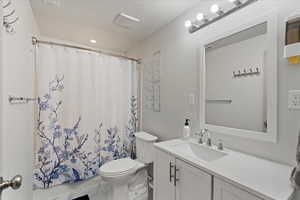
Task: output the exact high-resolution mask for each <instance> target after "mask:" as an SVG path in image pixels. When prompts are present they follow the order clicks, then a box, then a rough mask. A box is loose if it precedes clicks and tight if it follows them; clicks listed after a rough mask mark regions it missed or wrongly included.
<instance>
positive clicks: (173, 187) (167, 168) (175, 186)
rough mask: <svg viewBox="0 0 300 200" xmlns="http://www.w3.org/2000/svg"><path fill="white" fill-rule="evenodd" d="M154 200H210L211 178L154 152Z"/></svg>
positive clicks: (160, 153)
mask: <svg viewBox="0 0 300 200" xmlns="http://www.w3.org/2000/svg"><path fill="white" fill-rule="evenodd" d="M154 188H155V189H154V200H186V199H188V200H200V199H201V200H211V199H212V176H211V175H209V174H207V173H205V172H203V171H202V170H200V169H198V168H196V167H193V166H191V165H190V164H187V163H185V162H183V161H181V160H179V159H176V158H175V157H173V156H171V155H169V154H167V153H165V152H162V151H159V150H156V159H155V162H154Z"/></svg>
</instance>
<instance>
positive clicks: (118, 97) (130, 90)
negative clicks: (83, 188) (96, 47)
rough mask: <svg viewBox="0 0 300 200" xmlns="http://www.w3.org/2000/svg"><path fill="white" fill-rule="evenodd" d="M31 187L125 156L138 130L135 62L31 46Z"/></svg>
mask: <svg viewBox="0 0 300 200" xmlns="http://www.w3.org/2000/svg"><path fill="white" fill-rule="evenodd" d="M35 56H36V82H37V84H36V85H37V88H36V92H37V96H38V98H37V106H36V107H37V108H36V130H35V163H34V178H33V180H34V183H33V186H34V188H49V187H51V186H54V185H58V184H63V183H74V182H78V181H82V180H86V179H89V178H91V177H94V176H96V175H97V173H98V169H99V168H100V167H101V165H103V164H104V163H106V162H107V161H110V160H115V159H119V158H124V157H128V156H130V153H131V150H132V149H133V147H134V144H135V137H134V132H136V131H137V123H138V118H137V107H138V105H137V102H138V101H137V79H138V78H137V75H138V73H137V69H136V67H137V66H136V63H135V62H133V61H129V60H126V59H122V58H116V57H112V56H106V55H102V54H101V55H100V54H98V53H94V52H89V51H83V50H77V49H72V48H65V47H59V46H51V45H42V44H39V45H37V46H36V54H35Z"/></svg>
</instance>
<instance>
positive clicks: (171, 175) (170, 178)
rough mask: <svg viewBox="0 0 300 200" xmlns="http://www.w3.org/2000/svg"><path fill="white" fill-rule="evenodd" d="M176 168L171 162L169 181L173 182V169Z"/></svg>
mask: <svg viewBox="0 0 300 200" xmlns="http://www.w3.org/2000/svg"><path fill="white" fill-rule="evenodd" d="M174 168H175V165H173V164H172V162H170V163H169V181H170V183H172V178H174V175H173V174H172V169H174Z"/></svg>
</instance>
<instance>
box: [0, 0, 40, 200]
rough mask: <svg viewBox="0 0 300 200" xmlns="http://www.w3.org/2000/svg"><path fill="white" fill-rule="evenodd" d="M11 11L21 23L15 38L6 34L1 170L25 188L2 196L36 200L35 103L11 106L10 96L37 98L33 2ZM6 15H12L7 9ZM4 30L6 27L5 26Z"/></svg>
mask: <svg viewBox="0 0 300 200" xmlns="http://www.w3.org/2000/svg"><path fill="white" fill-rule="evenodd" d="M12 2H13V3H12V6H11V8H15V9H16V14H17V15H18V16H19V17H20V20H19V21H18V23H17V24H16V25H15V28H16V33H15V34H13V35H10V34H7V33H6V32H3V34H2V37H3V44H1V47H2V49H3V51H1V54H2V58H3V60H1V62H2V66H1V85H0V87H1V89H0V90H1V107H0V109H1V122H0V123H1V145H0V147H1V151H0V152H1V157H2V158H1V167H2V173H1V175H2V176H4V177H5V178H6V179H10V178H12V177H13V176H15V175H16V174H20V175H22V176H23V178H24V180H23V185H22V188H21V189H20V190H18V191H13V190H11V189H9V190H6V191H4V192H3V194H2V200H11V199H15V200H19V199H20V200H21V199H22V200H23V199H24V200H30V199H32V196H33V192H32V163H33V137H32V136H33V126H34V121H33V120H34V107H33V105H34V104H33V103H29V104H20V105H10V104H9V103H8V96H9V95H16V96H25V97H33V96H34V65H33V51H32V45H31V36H32V34H37V33H38V30H37V26H36V24H35V20H34V17H33V15H32V10H31V6H30V3H29V0H21V1H20V0H13V1H12ZM5 12H9V9H7V10H6V11H5ZM1 26H2V24H1Z"/></svg>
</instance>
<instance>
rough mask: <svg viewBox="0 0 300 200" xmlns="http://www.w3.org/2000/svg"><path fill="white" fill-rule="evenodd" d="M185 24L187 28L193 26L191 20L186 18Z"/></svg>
mask: <svg viewBox="0 0 300 200" xmlns="http://www.w3.org/2000/svg"><path fill="white" fill-rule="evenodd" d="M184 25H185V27H186V28H190V27H191V26H192V22H191V20H186V21H185V23H184Z"/></svg>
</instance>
